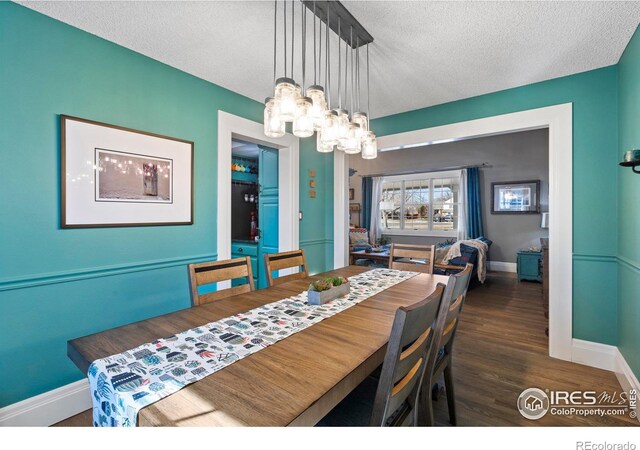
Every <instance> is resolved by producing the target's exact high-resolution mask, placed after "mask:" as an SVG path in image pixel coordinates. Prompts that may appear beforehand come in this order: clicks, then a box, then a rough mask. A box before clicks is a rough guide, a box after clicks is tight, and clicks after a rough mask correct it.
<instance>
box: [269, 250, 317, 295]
mask: <svg viewBox="0 0 640 450" xmlns="http://www.w3.org/2000/svg"><path fill="white" fill-rule="evenodd" d="M294 267H298V268H299V269H300V271H299V272H297V273H292V274H289V275H284V276H279V277H278V278H274V277H273V272H274V271H276V270H282V269H290V268H294ZM264 270H265V271H266V273H267V285H268V286H269V287H271V286H277V285H279V284H282V283H287V282H289V281H293V280H299V279H301V278H306V277H308V276H309V269H308V268H307V259H306V258H305V256H304V250H294V251H291V252H282V253H272V254H267V255H264Z"/></svg>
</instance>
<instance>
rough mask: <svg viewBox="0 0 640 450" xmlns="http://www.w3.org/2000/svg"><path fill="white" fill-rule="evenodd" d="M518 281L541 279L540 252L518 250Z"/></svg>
mask: <svg viewBox="0 0 640 450" xmlns="http://www.w3.org/2000/svg"><path fill="white" fill-rule="evenodd" d="M517 261H518V281H522V280H531V281H542V270H541V269H542V252H532V251H528V250H520V251H519V252H518V259H517Z"/></svg>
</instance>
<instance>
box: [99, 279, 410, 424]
mask: <svg viewBox="0 0 640 450" xmlns="http://www.w3.org/2000/svg"><path fill="white" fill-rule="evenodd" d="M416 275H418V273H416V272H407V271H399V270H391V269H374V270H370V271H367V272H363V273H361V274H359V275H355V276H353V277H351V278H350V279H349V281H350V283H351V290H350V293H349V295H345V296H343V297H339V298H337V299H335V300H333V301H331V302H328V303H325V304H324V305H317V306H316V305H309V304H308V303H307V292H306V291H305V292H302V293H300V294H298V295H294V296H293V297H289V298H286V299H284V300H279V301H277V302H273V303H269V304H267V305H263V306H260V307H258V308H255V309H252V310H251V311H247V312H245V313H242V314H237V315H235V316H232V317H227V318H226V319H222V320H218V321H216V322H211V323H208V324H206V325H202V326H200V327H196V328H192V329H190V330H187V331H183V332H182V333H178V334H175V335H173V336H169V337H166V338H163V339H158V340H155V341H153V342H149V343H147V344H143V345H141V346H139V347H136V348H134V349H131V350H128V351H126V352H123V353H120V354H117V355H112V356H109V357H107V358H102V359H98V360H96V361H94V362H93V363H92V364H91V366H89V371H88V377H89V384H90V388H91V394H92V398H93V425H94V426H106V427H117V426H123V427H135V426H136V422H137V416H138V411H140V409H142V408H143V407H144V406H146V405H149V404H151V403H154V402H156V401H158V400H160V399H162V398H164V397H167V396H168V395H171V394H173V393H174V392H177V391H179V390H180V389H182V388H183V387H185V386H187V385H188V384H191V383H194V382H196V381H198V380H201V379H202V378H204V377H206V376H208V375H211V374H212V373H214V372H217V371H218V370H220V369H222V368H224V367H226V366H228V365H230V364H232V363H234V362H235V361H238V360H240V359H242V358H244V357H246V356H249V355H251V354H253V353H255V352H257V351H260V350H262V349H263V348H265V347H268V346H270V345H272V344H274V343H276V342H278V341H280V340H282V339H284V338H286V337H289V336H291V335H293V334H295V333H297V332H299V331H302V330H304V329H305V328H308V327H310V326H311V325H314V324H316V323H318V322H320V321H321V320H323V319H326V318H327V317H331V316H333V315H335V314H338V313H339V312H341V311H344V310H345V309H347V308H350V307H351V306H354V305H357V304H358V303H360V302H362V301H364V300H366V299H367V298H369V297H372V296H373V295H376V294H377V293H379V292H381V291H383V290H385V289H388V288H390V287H392V286H394V285H396V284H398V283H400V282H402V281H405V280H407V279H409V278H411V277H414V276H416Z"/></svg>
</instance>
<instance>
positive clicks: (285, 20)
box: [276, 0, 287, 78]
mask: <svg viewBox="0 0 640 450" xmlns="http://www.w3.org/2000/svg"><path fill="white" fill-rule="evenodd" d="M277 2H278V0H276V3H277ZM282 29H283V30H284V40H283V47H284V52H283V55H284V76H285V78H286V76H287V2H286V0H285V2H284V8H283V13H282Z"/></svg>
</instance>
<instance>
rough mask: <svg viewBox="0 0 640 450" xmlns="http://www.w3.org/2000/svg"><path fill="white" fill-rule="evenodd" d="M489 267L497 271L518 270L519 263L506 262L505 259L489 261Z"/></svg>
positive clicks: (514, 271) (513, 271)
mask: <svg viewBox="0 0 640 450" xmlns="http://www.w3.org/2000/svg"><path fill="white" fill-rule="evenodd" d="M487 262H488V266H487V267H488V269H489V270H493V271H495V272H512V273H516V272H517V271H518V265H517V264H516V263H511V262H504V261H487Z"/></svg>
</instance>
